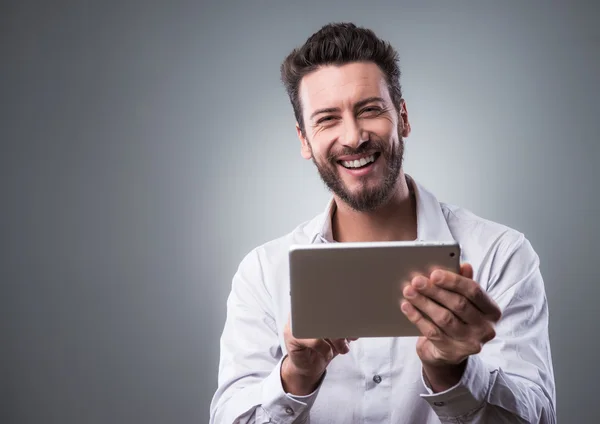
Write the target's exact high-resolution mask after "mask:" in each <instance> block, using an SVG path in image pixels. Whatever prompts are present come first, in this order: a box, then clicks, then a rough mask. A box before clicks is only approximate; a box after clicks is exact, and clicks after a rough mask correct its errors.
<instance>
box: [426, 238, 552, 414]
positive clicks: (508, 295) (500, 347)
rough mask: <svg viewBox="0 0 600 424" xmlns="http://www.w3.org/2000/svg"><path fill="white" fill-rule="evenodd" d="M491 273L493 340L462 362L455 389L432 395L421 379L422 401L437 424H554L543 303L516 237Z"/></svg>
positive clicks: (539, 282) (534, 261)
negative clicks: (495, 316) (495, 313)
mask: <svg viewBox="0 0 600 424" xmlns="http://www.w3.org/2000/svg"><path fill="white" fill-rule="evenodd" d="M498 253H500V252H498ZM498 256H504V257H507V256H505V255H501V254H499V255H498ZM495 268H496V269H497V270H498V271H497V273H496V278H493V279H492V280H491V281H492V284H490V285H489V287H488V293H489V294H490V295H491V296H492V297H493V298H494V299H495V300H496V302H497V303H498V304H499V306H500V308H501V309H502V318H501V320H500V321H499V322H498V324H497V325H496V337H495V338H494V340H492V341H491V342H489V343H487V344H486V345H485V346H484V347H483V349H482V351H481V352H480V353H479V354H478V355H473V356H471V357H469V358H468V360H467V366H466V368H465V372H464V374H463V376H462V378H461V380H460V381H459V383H458V384H457V385H456V386H454V387H452V388H450V389H448V390H446V391H444V392H440V393H433V392H432V390H431V388H430V387H429V385H428V384H427V381H425V379H423V383H424V384H425V387H426V388H427V391H428V393H427V394H424V395H422V397H423V398H424V399H425V400H426V401H427V402H428V403H429V405H430V406H431V408H432V409H433V410H434V411H435V413H436V414H437V415H438V417H439V418H440V420H441V422H443V423H457V422H458V423H477V424H479V423H481V424H483V423H489V424H495V423H505V422H511V423H542V424H551V423H556V400H555V397H556V392H555V383H554V372H553V367H552V357H551V352H550V342H549V336H548V302H547V299H546V294H545V289H544V282H543V279H542V275H541V273H540V270H539V258H538V256H537V254H536V253H535V251H534V250H533V248H532V247H531V244H530V243H529V242H528V241H527V239H525V238H524V237H523V236H521V238H520V239H519V241H518V243H517V244H516V247H515V248H513V249H512V253H509V255H508V260H504V261H502V263H498V264H495Z"/></svg>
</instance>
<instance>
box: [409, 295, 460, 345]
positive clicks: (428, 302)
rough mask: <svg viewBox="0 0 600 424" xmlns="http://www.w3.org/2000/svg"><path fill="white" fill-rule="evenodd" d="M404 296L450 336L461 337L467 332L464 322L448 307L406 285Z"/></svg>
mask: <svg viewBox="0 0 600 424" xmlns="http://www.w3.org/2000/svg"><path fill="white" fill-rule="evenodd" d="M404 297H405V299H406V300H408V301H409V302H410V303H411V305H413V306H414V307H415V308H417V309H418V310H419V311H420V312H421V313H422V314H425V315H427V317H429V319H430V320H431V321H432V322H433V323H434V324H435V325H436V326H437V327H439V328H440V329H441V330H442V331H443V332H444V333H445V334H446V335H448V336H450V337H451V338H453V339H462V337H463V336H464V335H465V334H467V332H468V327H467V325H466V324H465V323H464V322H462V321H461V320H460V319H458V317H457V316H456V315H454V314H453V313H452V312H451V311H450V310H449V309H447V308H445V307H443V306H442V305H440V304H439V303H437V302H434V301H433V300H432V299H430V298H428V297H427V296H423V295H422V294H420V293H419V292H418V291H417V290H415V288H414V287H412V286H408V287H406V288H405V289H404Z"/></svg>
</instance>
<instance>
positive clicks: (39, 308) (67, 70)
mask: <svg viewBox="0 0 600 424" xmlns="http://www.w3.org/2000/svg"><path fill="white" fill-rule="evenodd" d="M558 3H559V2H550V1H548V2H538V3H534V2H521V1H512V2H506V1H503V2H493V4H492V2H476V1H473V2H469V3H467V2H458V1H453V2H447V1H439V2H432V1H419V2H416V1H415V2H399V1H397V0H395V1H388V2H366V1H353V2H344V3H337V4H336V3H332V2H299V1H296V2H274V1H273V2H268V1H253V2H251V1H248V2H238V3H230V2H220V3H217V2H214V3H213V4H208V3H206V2H186V3H176V2H166V1H165V2H162V3H160V4H159V3H157V2H141V1H139V2H130V1H128V2H121V1H118V2H117V1H113V2H109V1H96V2H92V1H80V2H75V1H73V2H64V1H63V2H58V1H54V2H41V1H40V2H30V1H8V2H7V1H2V2H1V6H0V60H1V62H0V120H1V122H0V141H1V144H0V145H1V150H0V189H1V191H0V194H1V201H2V204H1V206H2V207H1V209H0V210H1V219H0V253H1V255H0V264H1V267H0V422H2V423H5V424H13V423H42V422H44V423H106V422H111V423H126V422H129V423H130V422H147V423H166V422H177V423H203V422H208V405H209V402H210V399H211V397H212V394H213V392H214V390H215V389H216V377H217V363H218V339H219V336H220V333H221V330H222V326H223V323H224V319H225V300H226V297H227V294H228V292H229V288H230V284H231V277H232V275H233V273H234V271H235V269H236V267H237V265H238V263H239V261H240V260H241V258H242V257H243V255H244V254H246V253H247V252H248V251H249V250H250V249H252V248H253V247H255V246H256V245H258V244H260V243H263V242H265V241H267V240H269V239H272V238H274V237H277V236H280V235H282V234H284V233H285V232H288V231H290V230H291V229H292V228H293V227H294V226H296V225H297V224H298V223H300V222H301V221H304V220H306V219H309V218H311V217H312V216H313V215H315V214H317V213H319V212H320V211H321V210H322V209H323V208H324V206H325V203H326V201H327V199H328V193H327V192H326V191H325V189H324V188H323V187H322V184H321V182H320V180H319V179H318V177H317V174H316V171H315V170H314V169H313V165H312V163H310V162H307V161H304V160H302V159H301V157H300V154H299V152H300V145H299V142H298V141H297V139H296V136H295V130H294V120H293V115H292V110H291V107H290V105H289V103H288V99H287V97H286V95H285V93H284V90H283V88H282V86H281V84H280V83H279V65H280V63H281V61H282V60H283V58H284V56H285V55H286V54H287V53H288V52H289V51H290V50H291V49H292V48H293V47H294V46H296V45H299V44H301V43H302V42H303V41H304V40H305V39H306V38H307V37H308V36H309V35H310V34H311V33H312V32H314V31H316V30H317V29H318V28H320V26H321V25H323V24H325V23H327V22H330V21H340V20H351V21H354V22H356V23H358V24H360V25H364V26H368V27H371V28H373V29H375V30H376V32H377V33H378V34H379V35H380V36H381V37H383V38H386V39H388V40H389V41H391V42H392V43H393V44H394V45H395V46H396V47H397V48H398V50H399V51H400V53H401V61H402V62H401V63H402V70H403V77H402V84H403V87H404V93H405V98H406V100H407V104H408V110H409V116H410V118H411V123H412V127H413V133H412V135H411V137H410V138H409V139H407V153H406V170H407V172H408V173H409V174H411V175H413V176H414V177H415V178H417V179H419V181H421V182H422V183H423V184H424V185H425V186H426V187H428V188H429V189H431V190H432V191H433V192H434V193H436V194H437V196H438V197H439V198H440V199H441V200H444V201H448V202H451V203H455V204H459V205H461V206H464V207H467V208H469V209H471V210H472V211H474V212H475V213H477V214H479V215H481V216H484V217H486V218H489V219H492V220H495V221H499V222H502V223H504V224H507V225H510V226H512V227H514V228H516V229H518V230H520V231H523V232H524V233H525V234H526V235H527V236H528V237H529V239H530V240H531V241H532V243H533V245H534V247H535V248H536V250H537V251H538V253H539V255H540V256H541V260H542V265H541V266H542V272H543V274H544V276H545V281H546V288H547V293H548V299H549V302H550V310H551V323H550V324H551V342H552V348H553V355H554V366H555V372H556V383H557V392H558V413H559V418H560V421H562V422H574V423H588V422H592V420H593V418H592V417H594V416H595V415H596V412H595V411H596V409H597V406H596V402H597V401H596V397H597V395H596V394H597V382H598V380H599V378H600V374H599V372H598V366H597V361H596V358H597V352H596V348H597V347H598V345H597V342H596V339H597V335H598V330H597V323H598V320H599V318H600V315H599V313H598V311H597V308H596V304H597V299H598V296H599V295H600V291H599V288H598V287H599V284H598V283H599V281H598V278H597V272H596V270H597V264H598V262H599V261H598V259H599V255H598V253H597V249H598V245H597V244H598V243H597V241H598V240H599V238H600V225H599V224H598V222H597V220H596V219H595V218H596V217H597V216H598V214H599V212H600V203H599V201H598V198H597V192H598V184H599V183H600V172H599V171H598V168H597V167H596V166H595V165H596V163H597V162H598V159H599V157H600V155H599V153H600V152H599V147H598V146H599V144H600V143H599V140H598V132H599V130H600V125H599V121H600V118H599V116H598V114H599V111H598V106H597V99H598V98H599V94H600V93H599V86H600V81H599V75H600V30H599V29H598V28H599V27H598V25H597V20H598V7H594V6H591V4H592V2H589V3H587V4H586V3H584V2H561V3H564V4H563V5H562V6H561V5H559V4H558Z"/></svg>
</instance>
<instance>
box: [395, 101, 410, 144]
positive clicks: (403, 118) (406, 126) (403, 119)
mask: <svg viewBox="0 0 600 424" xmlns="http://www.w3.org/2000/svg"><path fill="white" fill-rule="evenodd" d="M398 115H399V116H398V120H399V123H400V125H401V126H400V128H401V130H402V131H401V132H402V134H401V135H402V137H408V136H409V135H410V122H409V121H408V110H407V109H406V102H405V101H404V99H402V101H401V102H400V113H399V114H398Z"/></svg>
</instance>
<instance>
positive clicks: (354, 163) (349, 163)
mask: <svg viewBox="0 0 600 424" xmlns="http://www.w3.org/2000/svg"><path fill="white" fill-rule="evenodd" d="M371 162H375V155H371V156H367V157H366V158H362V159H357V160H344V161H342V165H343V166H344V167H346V168H359V167H361V166H365V165H366V164H368V163H371Z"/></svg>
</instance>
